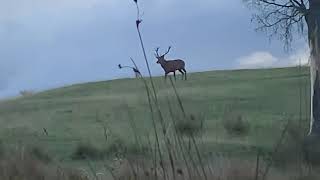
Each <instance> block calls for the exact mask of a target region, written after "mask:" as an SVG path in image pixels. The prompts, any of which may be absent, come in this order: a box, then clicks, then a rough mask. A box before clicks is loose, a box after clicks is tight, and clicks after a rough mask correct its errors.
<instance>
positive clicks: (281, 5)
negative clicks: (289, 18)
mask: <svg viewBox="0 0 320 180" xmlns="http://www.w3.org/2000/svg"><path fill="white" fill-rule="evenodd" d="M260 1H261V2H264V3H266V4H269V5H274V6H278V7H286V8H290V7H293V6H292V5H287V4H278V3H275V2H270V1H268V0H260Z"/></svg>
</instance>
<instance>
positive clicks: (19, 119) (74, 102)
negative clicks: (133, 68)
mask: <svg viewBox="0 0 320 180" xmlns="http://www.w3.org/2000/svg"><path fill="white" fill-rule="evenodd" d="M177 79H178V80H177V81H176V86H177V89H178V92H179V95H180V96H181V99H182V102H183V105H184V107H185V109H186V111H187V113H188V114H189V115H191V114H192V115H194V116H195V117H196V120H197V119H198V120H200V119H202V120H204V127H205V128H204V130H203V137H202V141H201V142H202V146H203V147H202V148H203V150H204V151H209V152H211V151H223V152H229V151H230V152H238V151H239V152H241V151H247V150H248V149H250V148H251V147H260V148H265V149H266V150H268V149H272V146H273V145H274V143H275V142H276V140H277V138H279V136H280V133H281V130H282V128H283V126H284V124H285V123H286V122H287V120H289V119H290V120H292V121H296V122H298V121H301V123H302V124H303V125H304V126H305V127H307V126H308V123H309V122H308V114H309V101H306V100H305V99H308V97H309V91H310V90H309V70H308V68H302V70H301V71H299V69H298V68H279V69H260V70H235V71H212V72H201V73H193V74H189V80H188V81H181V80H180V77H178V78H177ZM155 83H156V88H157V92H158V95H159V100H160V104H161V110H162V111H163V112H164V117H165V118H166V119H168V118H169V114H168V105H167V99H170V101H171V103H172V104H174V111H175V112H176V113H177V114H179V108H178V104H177V102H176V100H175V98H174V93H173V90H172V87H171V85H170V81H167V82H165V81H164V79H163V78H162V77H161V78H160V77H157V78H155ZM300 99H302V101H300ZM227 108H228V109H230V110H229V111H228V113H231V114H232V113H237V114H240V115H241V116H242V117H243V119H245V120H246V121H248V122H249V124H250V129H249V132H248V134H245V135H242V136H232V135H229V134H228V133H227V132H226V130H225V129H224V126H223V121H224V118H225V111H226V109H227ZM150 116H151V115H150V110H149V106H148V101H147V98H146V91H145V89H144V85H143V83H142V82H141V81H140V80H137V79H120V80H113V81H105V82H92V83H86V84H79V85H73V86H68V87H63V88H58V89H53V90H49V91H45V92H41V93H37V94H35V95H33V96H29V97H21V98H17V99H14V100H8V101H2V102H1V103H0V126H1V129H0V135H1V136H0V138H1V141H2V142H3V143H5V144H8V145H15V144H17V143H23V144H27V145H37V146H42V147H44V148H45V149H47V150H48V151H49V152H50V154H51V155H52V156H53V157H56V158H57V159H59V160H63V161H70V155H71V154H72V152H73V150H74V148H75V147H76V145H77V144H79V143H80V142H90V143H92V144H94V145H96V146H101V147H102V146H104V145H105V144H106V142H105V136H104V131H103V126H106V127H107V128H108V129H109V130H110V132H111V133H112V135H110V138H111V140H112V138H118V139H121V140H122V141H124V142H125V143H131V142H133V141H134V138H133V131H132V128H131V126H130V123H129V122H130V121H129V120H130V118H131V120H134V122H135V123H136V124H137V128H138V131H137V132H139V134H140V135H142V136H149V135H152V128H151V127H152V124H151V123H152V122H151V117H150ZM43 128H46V129H47V131H48V136H46V135H45V134H44V132H43Z"/></svg>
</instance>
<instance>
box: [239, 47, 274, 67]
mask: <svg viewBox="0 0 320 180" xmlns="http://www.w3.org/2000/svg"><path fill="white" fill-rule="evenodd" d="M278 61H279V60H278V58H276V57H274V56H273V55H272V54H271V53H269V52H264V51H260V52H254V53H252V54H250V55H248V56H244V57H241V58H239V59H237V63H238V67H239V68H266V67H271V66H272V65H274V64H276V63H277V62H278Z"/></svg>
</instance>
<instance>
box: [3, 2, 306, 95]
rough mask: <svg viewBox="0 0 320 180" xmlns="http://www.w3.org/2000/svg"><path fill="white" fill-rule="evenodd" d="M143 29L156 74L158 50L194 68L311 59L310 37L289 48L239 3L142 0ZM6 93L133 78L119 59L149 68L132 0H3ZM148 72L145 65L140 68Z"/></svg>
mask: <svg viewBox="0 0 320 180" xmlns="http://www.w3.org/2000/svg"><path fill="white" fill-rule="evenodd" d="M139 2H140V4H141V9H142V11H143V23H142V26H141V28H142V33H143V38H144V40H145V45H146V47H147V53H148V54H147V55H148V58H149V60H150V63H151V67H152V72H153V73H154V74H155V75H160V74H162V73H163V71H162V69H161V67H160V66H159V65H157V64H156V63H155V61H156V60H155V58H154V56H153V50H154V48H155V47H158V46H159V47H161V48H162V49H161V50H163V51H165V49H166V48H167V47H168V46H169V45H171V46H172V47H173V48H172V50H171V52H170V53H169V54H168V56H167V57H168V58H169V59H170V58H181V59H185V61H186V64H187V70H188V71H203V70H216V69H235V68H260V67H272V66H289V65H290V66H291V65H294V64H297V62H299V59H302V61H304V62H305V61H306V59H307V47H306V43H305V41H304V40H303V39H302V40H298V41H296V43H294V44H293V51H292V52H289V53H286V52H284V50H283V45H282V43H281V42H279V41H277V40H273V41H271V43H270V41H269V39H268V38H267V37H266V36H265V34H263V33H257V32H255V31H254V27H255V24H253V23H251V14H250V13H251V12H250V11H249V10H248V9H247V8H246V7H245V5H244V4H243V3H242V1H241V0H228V1H226V0H197V1H195V0H183V1H182V0H140V1H139ZM0 4H1V5H0V68H1V69H0V97H8V96H11V95H16V94H17V93H18V92H19V91H20V90H36V91H39V90H43V89H48V88H53V87H59V86H64V85H69V84H74V83H81V82H88V81H97V80H106V79H114V78H120V77H128V76H132V72H130V71H124V70H122V71H120V70H119V69H118V68H117V64H119V63H121V64H129V63H130V60H129V57H133V58H134V59H135V60H136V61H137V63H138V64H139V66H141V67H145V66H144V61H143V60H142V54H141V50H140V46H139V41H138V36H137V34H136V30H135V18H136V9H135V6H134V3H133V1H132V0H0ZM142 70H143V71H144V72H145V69H144V68H142Z"/></svg>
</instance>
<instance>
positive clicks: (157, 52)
mask: <svg viewBox="0 0 320 180" xmlns="http://www.w3.org/2000/svg"><path fill="white" fill-rule="evenodd" d="M170 49H171V46H169V48H168V50H167V52H166V53H164V54H162V55H159V48H157V49H156V50H155V54H154V55H155V56H156V58H157V59H158V61H157V64H161V63H163V62H165V61H166V60H165V58H164V56H165V55H167V54H168V53H169V51H170Z"/></svg>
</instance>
